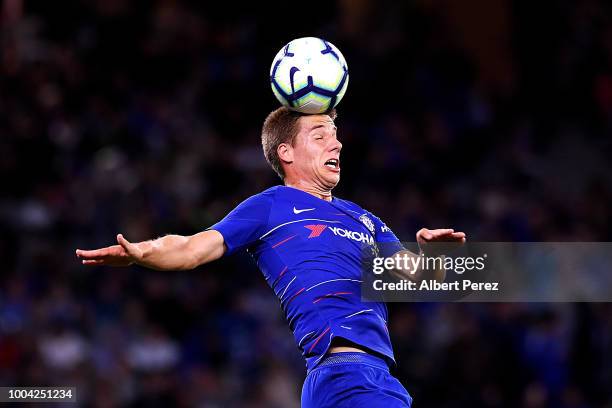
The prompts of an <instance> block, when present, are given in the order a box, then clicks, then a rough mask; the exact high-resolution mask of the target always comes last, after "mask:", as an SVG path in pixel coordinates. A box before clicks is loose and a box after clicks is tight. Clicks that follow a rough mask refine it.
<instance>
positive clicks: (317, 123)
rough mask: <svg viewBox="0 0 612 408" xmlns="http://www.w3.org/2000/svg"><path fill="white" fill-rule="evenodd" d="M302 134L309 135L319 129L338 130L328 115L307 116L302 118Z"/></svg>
mask: <svg viewBox="0 0 612 408" xmlns="http://www.w3.org/2000/svg"><path fill="white" fill-rule="evenodd" d="M299 121H300V132H305V133H309V132H311V131H313V130H315V129H318V128H328V129H330V130H336V125H335V124H334V121H333V120H332V118H330V117H329V116H328V115H305V116H302V117H301V118H300V120H299Z"/></svg>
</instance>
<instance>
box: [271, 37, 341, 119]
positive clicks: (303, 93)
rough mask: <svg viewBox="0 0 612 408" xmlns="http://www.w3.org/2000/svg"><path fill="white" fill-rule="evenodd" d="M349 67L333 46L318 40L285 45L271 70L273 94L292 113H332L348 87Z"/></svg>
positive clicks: (304, 39) (304, 40)
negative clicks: (292, 111) (293, 111)
mask: <svg viewBox="0 0 612 408" xmlns="http://www.w3.org/2000/svg"><path fill="white" fill-rule="evenodd" d="M348 79H349V78H348V66H347V65H346V61H345V60H344V57H343V56H342V53H340V50H338V48H336V47H335V46H334V45H333V44H332V43H330V42H328V41H325V40H322V39H320V38H316V37H304V38H298V39H296V40H293V41H291V42H289V43H288V44H287V45H285V46H284V47H283V48H281V50H280V51H279V52H278V54H276V57H274V61H273V62H272V67H271V68H270V82H271V85H272V92H274V95H275V96H276V98H277V99H278V100H279V101H280V103H282V104H283V105H285V106H286V107H288V108H289V109H291V110H295V111H298V112H302V113H307V114H316V113H325V112H328V111H330V110H332V109H333V108H334V107H335V106H336V105H338V102H340V100H341V99H342V97H343V96H344V93H345V92H346V88H347V86H348Z"/></svg>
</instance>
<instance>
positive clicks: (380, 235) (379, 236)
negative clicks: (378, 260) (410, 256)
mask: <svg viewBox="0 0 612 408" xmlns="http://www.w3.org/2000/svg"><path fill="white" fill-rule="evenodd" d="M370 215H371V217H372V222H373V223H374V228H375V232H374V239H375V241H376V244H377V245H378V250H379V251H380V255H382V256H384V257H389V256H392V255H394V254H395V253H397V252H399V251H402V250H404V249H405V248H404V246H403V245H402V243H401V242H400V240H399V239H398V238H397V237H396V236H395V234H394V233H393V231H391V228H389V227H387V225H386V224H385V223H384V222H382V221H381V219H380V218H378V217H377V216H375V215H374V214H372V213H370Z"/></svg>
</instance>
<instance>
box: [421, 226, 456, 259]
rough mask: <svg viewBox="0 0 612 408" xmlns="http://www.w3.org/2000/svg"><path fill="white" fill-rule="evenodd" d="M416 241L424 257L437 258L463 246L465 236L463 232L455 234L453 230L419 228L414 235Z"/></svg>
mask: <svg viewBox="0 0 612 408" xmlns="http://www.w3.org/2000/svg"><path fill="white" fill-rule="evenodd" d="M416 239H417V242H418V244H419V248H421V251H422V252H424V253H425V254H426V255H431V256H437V255H444V254H446V253H448V252H450V251H452V250H454V249H456V248H458V247H460V246H461V245H463V244H464V243H465V241H466V235H465V233H464V232H455V230H454V229H433V230H430V229H427V228H421V229H420V230H419V232H417V233H416Z"/></svg>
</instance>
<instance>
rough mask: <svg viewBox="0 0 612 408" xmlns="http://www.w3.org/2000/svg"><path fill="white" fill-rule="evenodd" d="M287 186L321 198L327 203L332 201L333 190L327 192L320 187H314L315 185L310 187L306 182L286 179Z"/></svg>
mask: <svg viewBox="0 0 612 408" xmlns="http://www.w3.org/2000/svg"><path fill="white" fill-rule="evenodd" d="M285 185H286V186H287V187H293V188H297V189H298V190H302V191H304V192H306V193H308V194H312V195H313V196H315V197H317V198H320V199H321V200H325V201H331V200H332V193H331V190H326V189H323V188H320V187H318V186H313V185H310V184H307V183H304V182H300V181H297V182H293V181H289V180H286V179H285Z"/></svg>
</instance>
